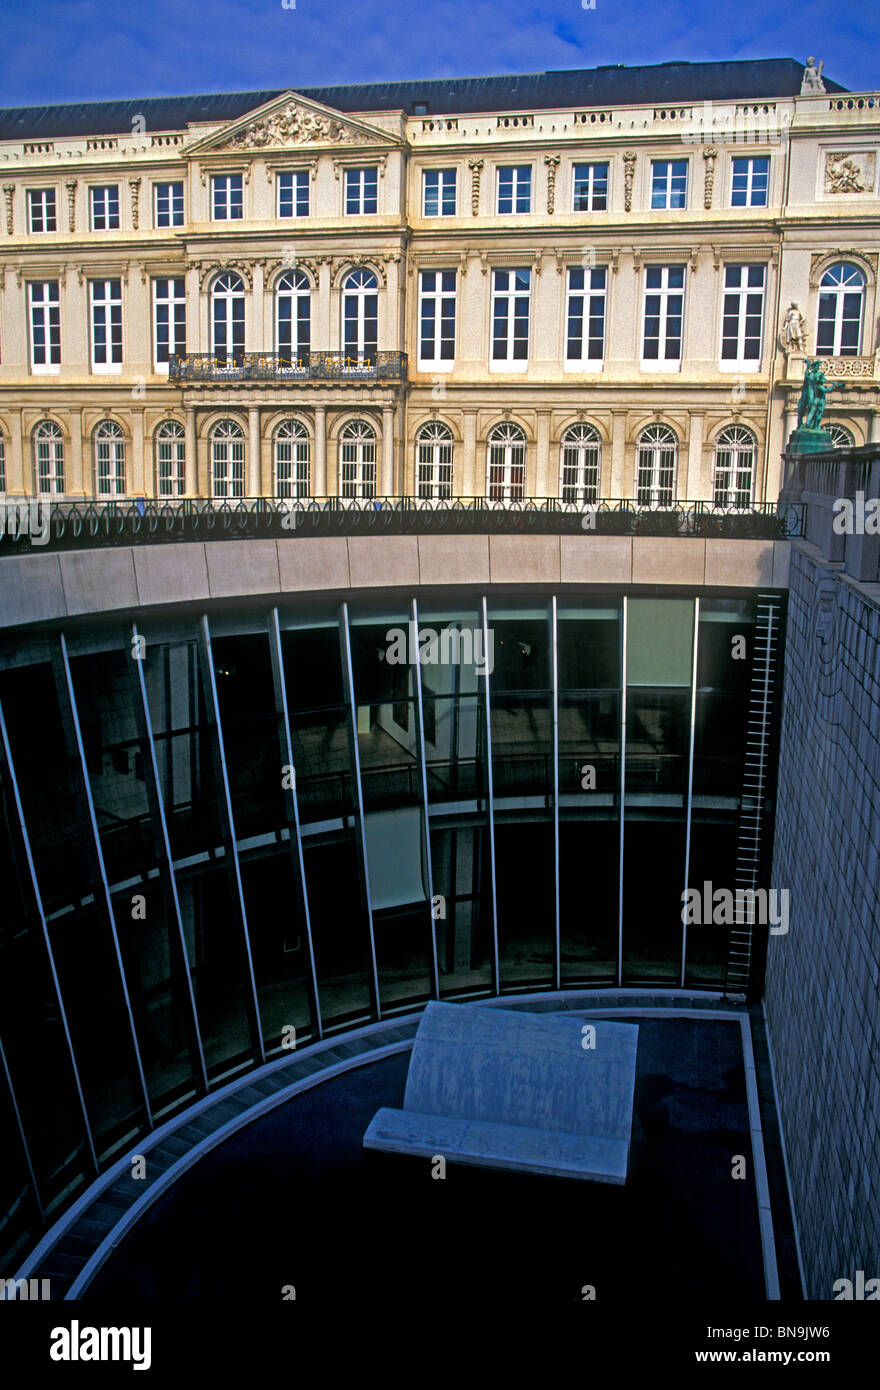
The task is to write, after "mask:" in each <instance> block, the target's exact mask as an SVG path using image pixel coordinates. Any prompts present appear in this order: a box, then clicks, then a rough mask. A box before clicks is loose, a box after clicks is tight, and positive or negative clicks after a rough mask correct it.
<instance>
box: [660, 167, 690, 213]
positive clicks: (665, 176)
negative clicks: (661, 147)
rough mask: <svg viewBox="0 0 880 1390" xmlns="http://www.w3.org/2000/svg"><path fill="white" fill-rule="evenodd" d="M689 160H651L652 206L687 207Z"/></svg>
mask: <svg viewBox="0 0 880 1390" xmlns="http://www.w3.org/2000/svg"><path fill="white" fill-rule="evenodd" d="M687 180H688V162H687V160H686V159H654V160H652V161H651V207H652V208H685V207H687Z"/></svg>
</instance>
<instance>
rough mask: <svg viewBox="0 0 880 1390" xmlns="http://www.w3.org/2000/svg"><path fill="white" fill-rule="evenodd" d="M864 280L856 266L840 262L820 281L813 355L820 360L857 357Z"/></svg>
mask: <svg viewBox="0 0 880 1390" xmlns="http://www.w3.org/2000/svg"><path fill="white" fill-rule="evenodd" d="M864 305H865V277H864V275H863V274H862V272H861V271H860V270H859V268H858V266H857V265H852V263H851V262H849V261H840V262H838V264H837V265H832V266H829V268H828V270H826V271H825V274H824V275H823V276H822V279H821V280H820V281H819V322H818V324H817V327H816V352H817V353H818V355H819V356H820V357H858V355H859V351H860V349H861V345H862V316H863V313H864Z"/></svg>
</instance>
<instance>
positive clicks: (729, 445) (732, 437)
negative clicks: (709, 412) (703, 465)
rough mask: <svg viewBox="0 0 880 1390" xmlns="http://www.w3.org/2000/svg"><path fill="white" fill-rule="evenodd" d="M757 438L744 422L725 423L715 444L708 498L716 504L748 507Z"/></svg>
mask: <svg viewBox="0 0 880 1390" xmlns="http://www.w3.org/2000/svg"><path fill="white" fill-rule="evenodd" d="M757 447H758V446H757V441H756V439H755V436H754V435H753V434H752V431H751V430H749V429H746V428H745V426H744V425H728V427H727V428H726V429H723V430H722V431H721V433H720V434H719V436H718V442H717V443H716V445H715V468H714V476H713V482H712V498H713V501H714V503H715V506H716V507H750V506H751V505H752V489H753V486H754V479H755V455H756V452H757Z"/></svg>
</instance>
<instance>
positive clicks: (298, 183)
mask: <svg viewBox="0 0 880 1390" xmlns="http://www.w3.org/2000/svg"><path fill="white" fill-rule="evenodd" d="M308 215H309V171H308V169H285V170H284V171H283V173H280V174H279V175H278V216H279V217H308Z"/></svg>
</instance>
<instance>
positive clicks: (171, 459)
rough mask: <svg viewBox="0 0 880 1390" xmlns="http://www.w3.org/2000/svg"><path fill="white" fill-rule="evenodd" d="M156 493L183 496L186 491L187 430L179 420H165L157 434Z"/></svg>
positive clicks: (162, 495)
mask: <svg viewBox="0 0 880 1390" xmlns="http://www.w3.org/2000/svg"><path fill="white" fill-rule="evenodd" d="M155 444H156V495H157V497H183V496H184V494H185V492H186V432H185V430H184V428H183V425H181V424H180V422H179V421H178V420H163V421H162V423H161V425H160V426H159V428H158V429H157V430H156V434H155Z"/></svg>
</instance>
